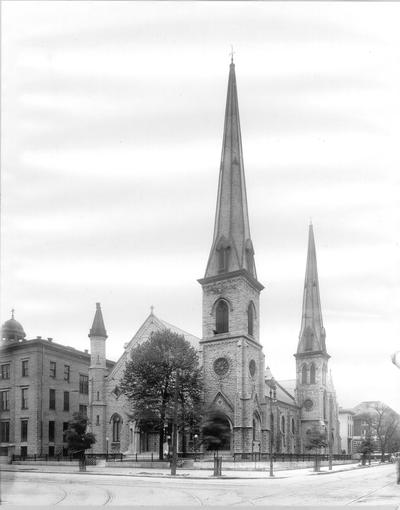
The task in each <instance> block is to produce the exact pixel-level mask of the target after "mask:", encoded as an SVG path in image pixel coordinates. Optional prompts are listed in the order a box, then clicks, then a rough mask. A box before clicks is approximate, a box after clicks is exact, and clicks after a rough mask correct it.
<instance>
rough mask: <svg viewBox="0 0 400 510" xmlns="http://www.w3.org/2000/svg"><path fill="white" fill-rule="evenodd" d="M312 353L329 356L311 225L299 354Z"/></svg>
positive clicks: (311, 227)
mask: <svg viewBox="0 0 400 510" xmlns="http://www.w3.org/2000/svg"><path fill="white" fill-rule="evenodd" d="M310 352H321V353H323V354H327V352H326V345H325V328H324V325H323V322H322V313H321V298H320V295H319V282H318V271H317V255H316V250H315V240H314V230H313V226H312V224H311V223H310V226H309V229H308V252H307V265H306V276H305V281H304V294H303V310H302V317H301V328H300V335H299V344H298V348H297V354H307V353H310Z"/></svg>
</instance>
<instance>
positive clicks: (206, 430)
mask: <svg viewBox="0 0 400 510" xmlns="http://www.w3.org/2000/svg"><path fill="white" fill-rule="evenodd" d="M201 433H202V443H203V444H204V445H205V447H206V449H207V450H209V451H210V450H213V451H216V452H217V456H218V451H219V450H221V446H224V445H226V444H227V443H229V442H230V437H231V430H230V427H229V424H228V423H227V420H226V417H225V415H224V414H223V413H221V412H220V411H218V410H212V411H211V412H209V413H208V414H207V417H206V419H205V420H204V423H203V425H202V427H201Z"/></svg>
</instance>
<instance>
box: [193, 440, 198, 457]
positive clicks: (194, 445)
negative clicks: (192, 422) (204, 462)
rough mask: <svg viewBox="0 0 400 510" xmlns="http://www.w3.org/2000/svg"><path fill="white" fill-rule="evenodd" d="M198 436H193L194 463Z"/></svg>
mask: <svg viewBox="0 0 400 510" xmlns="http://www.w3.org/2000/svg"><path fill="white" fill-rule="evenodd" d="M198 437H199V436H198V435H197V434H195V435H194V436H193V449H194V461H195V462H196V452H197V439H198Z"/></svg>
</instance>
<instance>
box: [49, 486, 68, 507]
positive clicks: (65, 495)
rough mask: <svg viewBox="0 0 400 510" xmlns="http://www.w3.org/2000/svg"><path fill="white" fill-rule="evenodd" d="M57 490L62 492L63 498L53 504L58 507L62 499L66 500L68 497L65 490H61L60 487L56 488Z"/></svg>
mask: <svg viewBox="0 0 400 510" xmlns="http://www.w3.org/2000/svg"><path fill="white" fill-rule="evenodd" d="M58 489H60V490H61V491H63V493H64V496H63V497H62V498H61V499H60V500H59V501H57V502H56V503H53V505H59V504H60V503H61V501H64V499H66V497H67V496H68V493H67V491H66V490H65V489H63V488H62V487H58Z"/></svg>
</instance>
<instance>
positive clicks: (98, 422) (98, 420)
mask: <svg viewBox="0 0 400 510" xmlns="http://www.w3.org/2000/svg"><path fill="white" fill-rule="evenodd" d="M96 425H100V416H99V415H96Z"/></svg>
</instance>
